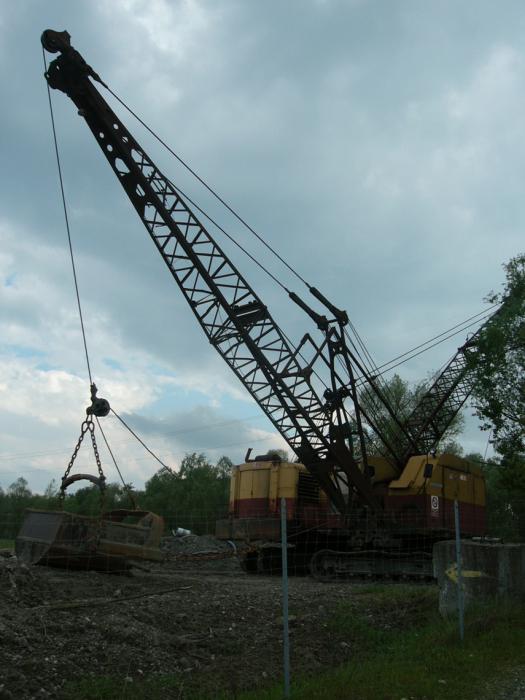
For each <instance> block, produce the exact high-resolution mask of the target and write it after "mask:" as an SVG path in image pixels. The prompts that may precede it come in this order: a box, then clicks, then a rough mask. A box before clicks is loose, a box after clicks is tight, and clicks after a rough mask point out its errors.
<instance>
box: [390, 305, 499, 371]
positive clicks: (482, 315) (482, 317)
mask: <svg viewBox="0 0 525 700" xmlns="http://www.w3.org/2000/svg"><path fill="white" fill-rule="evenodd" d="M497 306H499V304H493V305H492V306H489V308H488V309H484V310H483V311H480V312H478V313H477V314H474V316H470V317H469V318H466V319H465V320H464V321H462V322H461V323H457V324H456V325H455V326H451V327H450V328H448V329H447V330H446V331H443V332H442V333H439V334H438V335H435V336H434V337H433V338H430V339H429V340H427V341H425V342H424V343H420V344H419V345H416V346H415V347H413V348H412V349H411V350H407V351H406V352H404V353H402V354H401V355H397V357H393V358H392V359H391V360H390V361H389V362H385V363H383V364H382V365H379V366H378V367H377V369H378V370H383V372H382V373H381V374H383V373H384V372H388V371H389V370H390V369H393V367H397V366H399V365H400V364H403V362H407V361H408V360H411V359H412V357H416V356H417V355H421V353H423V352H426V351H427V350H431V349H432V348H434V347H436V346H437V345H439V344H440V343H443V342H444V341H445V340H448V339H449V338H452V337H453V336H454V335H458V333H462V332H463V331H466V330H467V329H468V328H470V327H471V326H474V325H475V324H477V323H480V322H481V321H483V322H484V321H487V320H488V319H489V318H490V317H491V316H492V313H489V312H490V311H492V309H494V308H496V307H497ZM473 319H474V320H473ZM469 321H472V323H469ZM465 324H467V325H465ZM456 329H458V330H456ZM451 331H454V333H450V332H451ZM447 333H450V335H447V337H446V338H442V336H444V335H446V334H447ZM439 338H442V339H441V340H438V339H439ZM434 340H438V342H437V343H433V341H434ZM429 343H432V345H430V346H429V347H428V348H424V346H425V345H429ZM420 348H424V349H423V350H421V352H418V353H417V354H416V355H412V356H411V357H408V358H407V359H406V360H403V362H398V363H397V364H396V365H393V367H389V368H388V369H386V370H385V369H383V368H384V367H388V365H391V364H392V363H393V362H395V361H396V360H399V359H401V358H403V357H405V356H406V355H410V354H411V353H412V352H414V351H415V350H419V349H420Z"/></svg>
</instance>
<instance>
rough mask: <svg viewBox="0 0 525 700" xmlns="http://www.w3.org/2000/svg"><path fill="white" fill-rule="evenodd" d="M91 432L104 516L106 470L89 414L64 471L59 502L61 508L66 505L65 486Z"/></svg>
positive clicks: (101, 510)
mask: <svg viewBox="0 0 525 700" xmlns="http://www.w3.org/2000/svg"><path fill="white" fill-rule="evenodd" d="M87 432H89V433H90V436H91V444H92V446H93V452H94V454H95V461H96V463H97V469H98V476H99V480H100V489H99V490H100V515H101V516H102V513H103V510H104V504H105V493H106V488H105V485H106V477H105V475H104V472H103V470H102V463H101V461H100V454H99V451H98V446H97V441H96V439H95V424H94V423H93V417H92V416H91V415H89V416H88V417H87V418H86V420H85V421H84V422H83V423H82V425H81V427H80V437H79V438H78V441H77V444H76V445H75V449H74V450H73V454H72V455H71V459H70V460H69V464H68V465H67V468H66V471H65V472H64V476H63V477H62V486H61V487H60V492H59V494H58V503H59V506H60V508H63V507H64V498H65V496H66V487H65V486H64V484H65V482H66V480H67V478H68V476H69V474H70V472H71V469H72V468H73V464H74V463H75V460H76V458H77V455H78V452H79V450H80V447H81V446H82V442H83V440H84V436H85V435H86V433H87Z"/></svg>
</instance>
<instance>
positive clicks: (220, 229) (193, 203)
mask: <svg viewBox="0 0 525 700" xmlns="http://www.w3.org/2000/svg"><path fill="white" fill-rule="evenodd" d="M168 182H169V183H170V185H171V186H172V187H173V189H174V190H175V192H177V193H178V194H180V195H181V197H183V198H184V199H185V200H187V201H188V202H189V203H190V204H191V205H192V206H193V207H194V208H195V209H196V210H197V211H198V212H200V213H201V214H202V215H203V216H204V217H205V218H206V219H208V221H209V222H210V223H211V224H213V226H215V227H216V228H217V229H218V230H219V231H220V232H221V233H223V234H224V235H225V236H226V237H227V238H228V239H229V240H230V241H231V242H232V243H234V244H235V245H236V246H237V248H239V249H240V250H242V252H243V253H244V254H245V255H247V256H248V257H249V258H250V260H251V261H252V262H254V263H255V264H256V265H257V266H258V267H259V268H260V269H261V270H262V271H263V272H265V273H266V274H267V275H268V277H270V278H271V279H272V280H273V281H274V282H275V283H276V284H278V285H279V287H281V289H283V290H284V291H285V292H286V293H287V294H289V293H290V291H289V289H287V288H286V287H285V286H284V284H283V283H282V282H281V281H280V280H279V279H278V278H277V277H276V276H275V275H274V274H273V273H271V272H270V270H268V268H266V267H265V266H264V265H263V264H262V263H261V262H259V260H257V258H255V257H254V256H253V255H252V254H251V253H250V252H249V251H248V250H246V248H244V246H242V245H241V244H240V243H239V242H238V241H236V240H235V238H234V237H233V236H232V235H231V234H230V233H228V232H227V231H226V230H225V229H224V228H223V227H222V226H221V225H220V224H219V223H217V221H215V219H213V218H212V217H211V216H210V215H209V214H207V213H206V212H205V211H204V209H202V208H201V207H200V206H199V205H198V204H197V202H195V201H194V200H193V199H192V198H191V197H190V196H189V195H188V194H186V193H185V192H184V191H183V190H181V188H180V187H178V186H177V185H175V184H174V183H173V182H172V181H171V180H168Z"/></svg>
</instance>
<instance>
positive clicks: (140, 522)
mask: <svg viewBox="0 0 525 700" xmlns="http://www.w3.org/2000/svg"><path fill="white" fill-rule="evenodd" d="M163 529H164V521H163V519H162V518H161V517H160V515H156V514H155V513H151V512H150V511H145V510H128V509H121V510H113V511H109V512H107V513H104V514H103V516H102V518H100V517H90V516H87V515H77V514H76V513H67V512H65V511H46V510H33V509H27V510H26V512H25V518H24V522H23V523H22V527H21V528H20V532H19V533H18V537H17V538H16V541H15V551H16V555H17V557H18V558H19V559H20V561H23V562H25V563H27V564H45V565H47V566H56V567H60V568H65V569H92V570H95V571H106V572H109V571H115V572H117V571H127V570H128V569H130V568H131V566H132V565H131V563H130V560H138V561H144V560H145V561H162V559H163V555H162V552H161V551H160V547H159V545H160V539H161V536H162V532H163Z"/></svg>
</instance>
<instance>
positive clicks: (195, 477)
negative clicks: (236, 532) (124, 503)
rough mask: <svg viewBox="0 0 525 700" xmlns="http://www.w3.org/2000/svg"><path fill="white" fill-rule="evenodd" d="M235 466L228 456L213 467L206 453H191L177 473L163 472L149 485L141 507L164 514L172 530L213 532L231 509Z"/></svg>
mask: <svg viewBox="0 0 525 700" xmlns="http://www.w3.org/2000/svg"><path fill="white" fill-rule="evenodd" d="M232 466H233V463H232V462H231V460H230V459H228V457H221V459H219V461H218V462H217V463H216V464H215V465H214V464H212V463H211V462H209V461H208V460H207V458H206V457H205V455H204V454H197V453H195V452H193V453H191V454H188V455H186V456H185V457H184V459H183V460H182V462H181V465H180V469H179V471H178V472H174V473H170V472H167V471H166V470H160V471H158V472H157V473H156V474H155V475H154V476H153V477H152V478H151V479H150V480H149V481H148V482H147V483H146V488H145V491H144V494H143V495H142V497H141V504H142V505H143V506H144V507H146V508H148V509H149V510H152V511H154V512H156V513H159V514H160V515H163V516H164V519H165V521H166V525H167V527H169V528H170V529H173V528H175V527H184V528H187V529H190V530H192V531H194V532H197V533H202V532H213V531H214V529H215V519H216V518H218V517H222V516H224V514H225V513H226V510H227V507H228V497H229V490H230V472H231V468H232Z"/></svg>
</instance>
